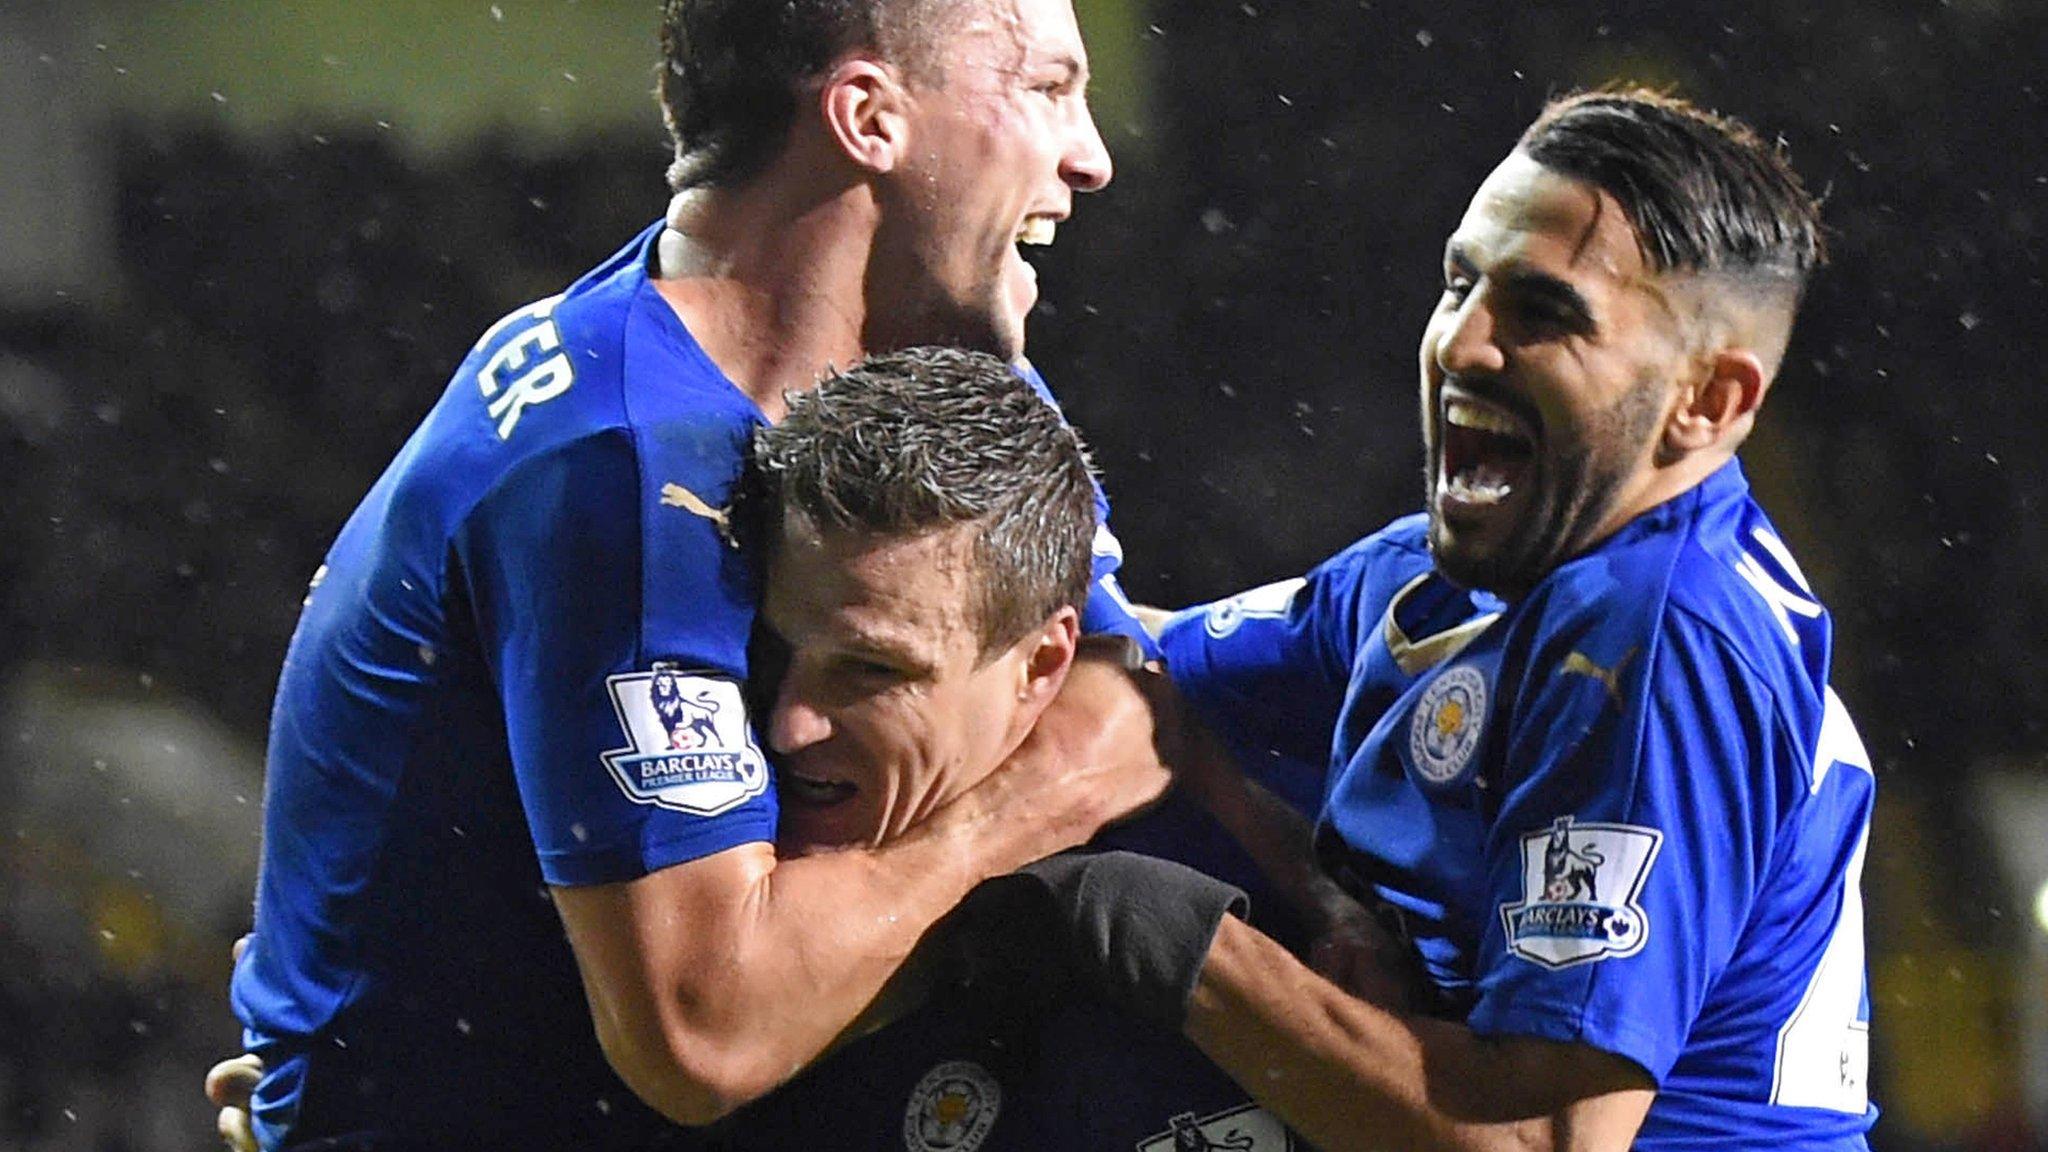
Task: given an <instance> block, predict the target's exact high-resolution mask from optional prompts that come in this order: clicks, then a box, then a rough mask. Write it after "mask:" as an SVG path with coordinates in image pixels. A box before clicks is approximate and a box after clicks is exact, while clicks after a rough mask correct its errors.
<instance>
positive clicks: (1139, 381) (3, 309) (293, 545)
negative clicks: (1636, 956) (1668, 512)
mask: <svg viewBox="0 0 2048 1152" xmlns="http://www.w3.org/2000/svg"><path fill="white" fill-rule="evenodd" d="M655 7H656V6H655V5H654V4H652V3H650V2H648V0H633V2H622V0H615V2H597V0H584V2H582V3H578V2H577V0H499V2H498V3H496V4H490V3H483V2H470V0H463V2H454V0H442V2H428V0H355V2H353V3H352V2H350V0H300V2H297V3H294V4H290V5H284V4H275V3H270V2H267V0H217V2H214V3H209V4H204V5H195V4H180V3H171V2H168V0H96V2H91V3H78V2H71V0H7V2H6V3H4V4H0V110H4V111H0V1148H20V1149H38V1150H41V1149H106V1150H116V1149H121V1150H127V1149H132V1150H138V1152H139V1150H144V1149H188V1148H196V1147H206V1146H208V1145H210V1143H211V1136H210V1130H211V1120H210V1116H209V1113H208V1111H207V1109H206V1108H205V1107H204V1105H203V1104H202V1103H201V1101H200V1099H199V1094H198V1081H199V1077H200V1074H201V1072H202V1071H203V1070H204V1068H205V1066H206V1065H207V1064H208V1063H209V1062H210V1061H211V1059H212V1058H214V1057H215V1056H217V1055H220V1054H224V1053H228V1052H231V1051H232V1050H233V1049H234V1047H235V1031H234V1028H233V1026H232V1024H231V1022H230V1021H229V1019H228V1016H227V1011H226V1007H225V1002H224V995H223V985H224V982H225V979H226V971H227V961H226V951H227V942H228V941H229V940H230V939H231V938H232V937H233V936H234V934H235V933H236V932H237V931H238V930H239V928H240V927H241V926H242V925H243V924H244V923H245V921H246V919H247V900H248V892H249V886H250V870H251V866H252V861H253V857H254V851H255V831H256V822H257V809H258V804H259V797H260V790H261V784H260V751H261V738H262V729H263V723H264V719H265V714H266V711H267V709H268V706H269V700H270V693H271V686H272V682H273V678H274V676H275V672H276V668H277V665H278V661H279V658H280V655H281V653H282V650H283V646H284V643H285V641H286V638H287V636H288V634H289V631H290V628H291V626H292V621H293V617H294V613H295V610H296V608H297V604H298V600H299V597H300V592H301V589H302V587H303V585H304V583H305V580H306V578H307V576H308V575H309V574H310V572H311V571H312V569H313V568H314V566H315V564H316V563H317V561H318V558H319V555H320V553H321V551H322V549H323V547H324V545H325V544H326V542H327V540H328V539H329V537H330V535H331V534H332V533H333V532H334V531H335V530H336V528H337V527H338V526H339V524H340V522H341V520H342V518H343V517H344V516H345V515H346V513H347V512H348V510H349V508H350V507H351V506H352V504H353V502H354V501H355V499H356V498H357V496H359V495H360V494H361V492H362V491H363V490H364V489H365V488H366V486H367V485H368V484H369V482H370V481H371V479H372V478H373V477H374V476H375V475H376V473H377V472H378V470H379V469H380V468H381V467H382V466H383V464H384V462H385V460H386V459H387V458H388V456H389V455H390V453H391V452H392V451H393V449H394V448H395V447H396V446H397V444H398V443H399V442H400V440H401V439H402V438H403V437H404V436H405V434H406V433H407V432H408V431H409V430H410V428H411V426H412V425H413V423H414V422H415V421H416V420H417V419H418V418H419V416H420V415H421V414H422V413H423V412H424V411H425V410H426V408H427V406H428V405H429V403H431V401H432V400H433V398H434V397H435V396H436V395H437V394H438V393H439V391H440V389H441V387H442V385H443V383H444V381H445V379H446V375H447V373H448V372H449V371H450V369H451V368H452V367H453V366H454V365H455V363H456V362H457V360H458V359H459V358H460V356H461V355H462V353H463V352H464V351H465V350H466V349H467V348H468V346H469V344H470V342H471V341H472V340H473V339H474V337H475V336H476V334H477V333H478V332H479V331H480V330H481V329H482V328H483V327H484V326H486V325H487V324H488V323H490V322H491V320H493V319H494V318H495V317H497V316H498V315H499V314H501V313H502V312H504V311H506V310H507V309H509V308H511V307H513V306H516V305H517V304H520V303H522V302H524V301H526V300H529V299H532V298H535V297H538V296H542V295H546V294H549V293H552V292H554V291H556V290H558V289H559V288H560V287H561V286H562V285H564V284H565V283H566V282H567V281H568V280H570V279H571V278H573V277H574V276H575V275H576V274H577V273H579V272H580V271H582V270H583V269H584V268H585V267H587V266H589V265H590V264H592V263H594V262H595V261H597V260H598V259H600V258H602V257H603V256H605V255H607V254H608V253H609V252H611V251H612V250H613V249H614V248H615V247H616V246H617V245H618V244H619V243H621V242H622V241H623V240H624V239H626V238H627V237H628V236H629V235H630V234H631V233H632V232H634V231H635V230H637V229H638V228H639V227H641V226H642V225H643V224H644V223H646V222H647V221H648V220H651V219H652V218H654V217H655V216H656V215H657V214H658V213H659V212H660V211H661V208H662V206H663V203H664V199H665V194H664V189H663V187H662V184H661V172H662V168H663V163H664V155H665V153H664V149H665V143H664V140H663V137H662V135H661V132H660V127H659V121H658V118H657V115H656V112H655V109H654V106H653V104H652V102H651V100H650V98H649V97H648V95H647V93H648V89H649V88H650V85H651V77H650V71H649V69H650V67H651V64H652V59H653V52H654V47H653V44H654V37H653V27H654V18H655ZM1080 7H1081V15H1082V19H1083V24H1084V27H1085V28H1086V30H1087V32H1088V35H1089V39H1090V45H1091V49H1092V51H1093V52H1094V55H1095V57H1096V67H1097V71H1098V74H1099V76H1098V81H1097V88H1096V96H1097V107H1098V113H1099V115H1100V118H1101V120H1102V122H1103V127H1104V130H1105V133H1106V135H1107V136H1108V138H1109V141H1110V143H1111V146H1112V148H1113V149H1114V150H1115V152H1116V154H1117V159H1118V177H1117V180H1116V183H1115V185H1114V187H1113V188H1112V189H1111V190H1110V191H1108V192H1107V193H1105V194H1103V195H1101V196H1097V197H1094V198H1092V199H1090V200H1087V201H1084V202H1083V203H1082V204H1081V205H1080V207H1079V215H1078V218H1077V219H1076V220H1075V221H1073V222H1071V223H1070V224H1068V225H1067V226H1066V227H1064V228H1062V230H1061V234H1060V240H1059V244H1058V246H1057V247H1056V248H1054V249H1052V250H1051V251H1049V252H1047V253H1045V254H1043V255H1042V256H1040V257H1037V259H1038V261H1039V263H1040V265H1041V268H1042V270H1043V288H1044V297H1045V299H1046V301H1047V303H1045V304H1044V305H1043V306H1042V307H1041V310H1040V313H1039V315H1038V316H1037V317H1036V318H1035V320H1034V327H1033V330H1032V352H1033V356H1034V359H1035V360H1037V361H1038V363H1039V364H1040V366H1041V367H1042V368H1043V369H1044V370H1045V371H1046V373H1047V375H1048V376H1049V377H1050V378H1051V379H1052V380H1053V382H1054V385H1055V387H1056V388H1057V389H1058V390H1059V391H1060V393H1061V395H1062V397H1063V398H1064V400H1065V402H1066V404H1067V406H1068V409H1069V411H1070V413H1071V415H1072V416H1073V417H1074V418H1075V420H1076V421H1077V422H1078V423H1079V424H1080V425H1081V426H1082V427H1083V428H1084V429H1085V430H1086V431H1087V432H1088V433H1089V434H1090V436H1091V437H1092V439H1093V442H1094V444H1095V446H1096V449H1097V452H1098V455H1099V457H1100V460H1101V462H1102V464H1103V465H1104V466H1105V468H1106V471H1107V473H1108V477H1109V484H1110V488H1111V492H1112V495H1113V497H1114V498H1115V499H1116V501H1117V508H1118V514H1117V526H1118V529H1119V532H1120V535H1121V536H1122V537H1123V540H1124V543H1125V546H1126V551H1127V553H1128V555H1129V557H1130V560H1129V563H1128V566H1127V568H1126V574H1127V582H1128V586H1129V587H1130V589H1131V590H1132V591H1133V593H1135V594H1136V595H1138V596H1140V597H1142V598H1145V599H1149V600H1152V601H1154V602H1159V603H1165V604H1180V603H1185V602H1189V601H1193V600H1198V599H1203V598H1208V597H1213V596H1216V595H1220V594H1224V593H1227V592H1230V591H1233V590H1235V589H1237V588H1239V587H1242V586H1246V585H1249V584H1253V583H1260V582H1264V581H1267V580H1270V579H1275V578H1279V577H1282V576H1286V575H1290V574H1293V573H1296V572H1298V571H1300V570H1301V569H1303V568H1304V567H1305V566H1307V565H1308V564H1310V563H1312V562H1313V561H1315V560H1316V559H1318V558H1320V557H1321V556H1322V555H1324V554H1326V553H1328V552H1330V551H1333V550H1335V549H1336V548H1338V547H1339V546H1341V545H1343V544H1344V543H1346V542H1348V541H1349V540H1351V539H1352V538H1354V537H1355V536H1357V535H1359V534H1361V533H1363V532H1366V531H1369V530H1371V529H1372V528H1374V527H1377V526H1378V525H1379V524H1381V523H1382V522H1384V521H1385V520H1387V519H1388V518H1390V517H1392V516H1394V515H1396V514H1399V513H1401V512H1403V511H1405V510H1408V509H1409V508H1411V507H1412V506H1414V504H1415V502H1416V499H1417V493H1418V491H1419V480H1418V467H1419V452H1418V449H1417V446H1416V433H1415V419H1414V412H1413V406H1414V401H1413V392H1414V383H1413V380H1414V366H1413V361H1414V347H1415V343H1416V339H1417V336H1418V334H1419V332H1420V330H1421V327H1422V323H1423V319H1424V317H1425V315H1426V313H1427V312H1428V310H1429V308H1430V307H1431V304H1432V301H1433V299H1434V296H1435V294H1436V280H1437V261H1438V254H1439V250H1440V245H1441V242H1442V237H1443V235H1444V234H1445V232H1446V231H1447V230H1448V229H1449V228H1450V227H1451V226H1452V225H1453V224H1454V222H1455V221H1456V219H1457V217H1458V215H1459V213H1460V211H1461V210H1462V207H1463V205H1464V203H1465V201H1466V199H1467V197H1468V196H1469V194H1470V192H1471V190H1472V189H1473V187H1474V186H1475V185H1476V184H1477V182H1478V181H1479V179H1480V178H1481V177H1482V176H1483V175H1484V174H1485V172H1486V171H1487V170H1488V168H1490V167H1491V165H1492V164H1493V162H1494V161H1495V160H1496V159H1497V158H1498V157H1499V155H1500V154H1502V153H1503V152H1504V150H1505V149H1506V148H1507V147H1508V146H1509V144H1510V143H1511V142H1512V140H1513V138H1514V135H1515V133H1516V132H1517V131H1518V130H1519V128H1520V126H1521V125H1522V124H1523V123H1524V122H1526V121H1527V120H1528V119H1529V118H1530V117H1531V116H1532V115H1533V114H1534V113H1535V111H1536V110H1537V109H1538V107H1539V106H1540V105H1541V103H1542V101H1543V100H1544V98H1545V97H1546V95H1548V94H1551V93H1554V92H1557V91H1561V90H1564V89H1568V88H1571V87H1574V86H1579V85H1585V84H1592V83H1599V82H1602V81H1607V80H1611V79H1615V78H1630V79H1635V80H1641V81H1648V82H1652V83H1656V84H1659V85H1666V86H1670V87H1672V88H1675V89H1676V90H1677V91H1680V92H1682V93H1685V94H1687V95H1690V96H1693V97H1695V98H1697V99H1700V100H1702V101H1705V102H1707V103H1710V104H1713V105H1715V106H1718V107H1720V108H1722V109H1724V110H1726V111H1729V112H1733V113H1736V114H1739V115H1741V116H1744V117H1745V118H1748V119H1750V120H1751V121H1753V122H1754V123H1756V124H1758V125H1759V126H1761V127H1763V128H1764V129H1765V130H1766V131H1768V132H1771V133H1781V134H1782V135H1783V137H1784V139H1785V141H1786V142H1787V144H1788V145H1789V146H1790V148H1791V150H1792V153H1793V156H1794V158H1795V160H1796V162H1797V164H1798V166H1799V167H1800V169H1801V170H1802V171H1803V172H1804V173H1805V175H1806V176H1807V178H1808V180H1809V181H1810V182H1811V184H1812V185H1813V186H1814V187H1815V188H1817V189H1820V190H1823V191H1824V192H1825V194H1826V198H1827V218H1828V221H1829V224H1830V226H1831V229H1832V235H1831V242H1832V244H1833V246H1834V250H1835V257H1836V259H1835V264H1834V266H1833V267H1832V268H1831V269H1830V270H1828V271H1827V272H1826V273H1825V274H1824V275H1823V277H1822V278H1821V279H1820V281H1819V283H1818V285H1817V287H1816V288H1815V290H1814V293H1813V297H1812V300H1811V303H1810V305H1809V306H1808V308H1807V311H1806V314H1805V318H1804V320H1803V322H1802V326H1801V328H1800V330H1799V332H1798V334H1797V337H1796V339H1795V342H1794V348H1793V352H1792V355H1791V356H1790V358H1789V360H1788V363H1787V366H1786V369H1785V372H1784V377H1783V379H1782V380H1781V382H1780V384H1779V385H1778V387H1777V389H1776V390H1775V391H1774V393H1773V396H1772V399H1771V403H1770V405H1769V407H1768V409H1767V410H1766V418H1765V421H1764V425H1763V427H1762V429H1761V431H1760V432H1759V433H1758V435H1757V436H1756V437H1755V439H1754V440H1753V441H1752V443H1751V445H1750V446H1749V447H1748V448H1747V449H1746V450H1745V458H1746V460H1747V461H1748V464H1749V468H1750V471H1751V475H1752V477H1753V479H1754V480H1755V482H1756V484H1757V486H1758V487H1759V488H1760V489H1761V491H1762V493H1763V496H1764V499H1765V502H1766V504H1767V506H1768V507H1769V508H1770V509H1771V510H1772V512H1773V514H1774V516H1775V517H1776V519H1777V520H1778V523H1779V525H1780V527H1781V528H1782V529H1783V530H1784V532H1785V535H1786V537H1787V540H1788V542H1789V543H1790V544H1791V545H1792V547H1793V549H1794V550H1795V552H1797V554H1798V555H1799V556H1800V557H1801V558H1802V560H1803V561H1804V563H1805V565H1806V567H1807V570H1808V573H1809V575H1811V576H1812V578H1813V580H1814V582H1815V584H1816V585H1817V586H1818V588H1819V589H1820V591H1821V593H1822V595H1823V597H1824V598H1825V599H1826V600H1827V601H1828V602H1829V603H1830V604H1831V606H1832V608H1833V611H1834V614H1835V619H1836V621H1837V623H1838V629H1839V639H1838V647H1837V656H1836V672H1835V680H1836V684H1837V686H1838V688H1839V689H1840V690H1841V692H1842V694H1843V696H1844V697H1845V698H1846V699H1847V700H1848V702H1849V705H1850V707H1851V709H1852V711H1853V712H1854V713H1855V715H1856V716H1857V718H1858V719H1859V721H1860V724H1861V727H1862V731H1863V734H1864V736H1865V738H1866V740H1867V742H1868V744H1869V745H1870V748H1871V751H1872V753H1873V755H1874V758H1875V760H1876V765H1877V774H1878V778H1879V781H1880V785H1881V794H1882V797H1883V799H1882V803H1881V808H1880V812H1879V816H1878V824H1877V831H1876V835H1875V839H1874V842H1873V846H1872V850H1871V853H1870V871H1869V875H1868V876H1867V877H1866V881H1865V887H1866V890H1867V892H1868V895H1869V899H1870V902H1871V933H1870V971H1871V976H1872V996H1873V1002H1874V1005H1875V1014H1876V1031H1875V1042H1874V1046H1873V1047H1874V1063H1875V1072H1874V1075H1875V1078H1876V1083H1877V1088H1878V1092H1879V1097H1880V1101H1881V1103H1882V1104H1883V1106H1884V1107H1885V1109H1886V1113H1885V1117H1884V1119H1883V1120H1882V1121H1881V1123H1880V1127H1879V1129H1878V1132H1877V1137H1876V1140H1875V1143H1876V1144H1877V1146H1878V1147H1880V1148H1884V1149H1906V1150H1911V1149H1937V1148H1959V1149H1960V1148H1968V1149H1987V1150H1988V1149H2023V1148H2040V1147H2043V1146H2048V1145H2044V1138H2043V1133H2044V1132H2048V886H2044V881H2048V772H2044V771H2043V753H2044V749H2048V737H2044V734H2043V731H2042V724H2043V718H2044V716H2048V708H2044V704H2048V677H2044V675H2043V672H2044V671H2048V597H2044V595H2043V593H2044V590H2048V589H2044V584H2048V529H2044V519H2043V517H2042V515H2041V509H2040V503H2041V500H2042V494H2043V492H2044V490H2048V489H2044V483H2043V482H2044V479H2048V476H2044V470H2048V457H2044V455H2043V454H2042V452H2041V451H2040V450H2039V447H2040V441H2041V439H2042V434H2043V431H2044V429H2048V419H2044V417H2043V415H2042V412H2043V408H2042V405H2041V402H2040V401H2039V399H2038V398H2037V395H2036V393H2037V390H2038V389H2039V387H2040V386H2041V383H2042V373H2041V368H2040V365H2041V362H2042V361H2043V359H2044V357H2048V320H2044V317H2043V304H2044V298H2048V297H2044V293H2043V290H2042V278H2043V274H2044V265H2043V245H2044V238H2043V231H2044V228H2048V116H2044V110H2043V100H2042V91H2041V85H2042V84H2043V83H2044V70H2043V67H2042V65H2043V62H2044V61H2048V5H2044V4H2043V3H2042V2H2041V0H1949V2H1946V3H1932V2H1928V3H1921V2H1905V0H1815V2H1812V3H1805V4H1772V3H1765V2H1762V0H1745V2H1743V3H1735V4H1711V5H1710V4H1704V3H1701V4H1675V3H1674V4H1666V5H1653V4H1637V3H1602V2H1597V0H1559V2H1553V3H1542V2H1539V3H1528V4H1509V3H1504V2H1500V0H1494V2H1492V3H1484V4H1463V3H1453V4H1448V5H1446V4H1442V3H1435V2H1424V0H1292V2H1287V3H1282V2H1279V0H1261V2H1257V3H1242V4H1240V3H1212V2H1200V3H1195V2H1183V3H1168V2H1165V0H1159V2H1156V3H1153V4H1149V5H1148V4H1145V3H1142V2H1140V0H1083V2H1082V3H1081V5H1080Z"/></svg>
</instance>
